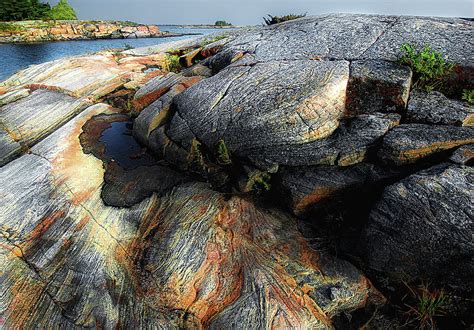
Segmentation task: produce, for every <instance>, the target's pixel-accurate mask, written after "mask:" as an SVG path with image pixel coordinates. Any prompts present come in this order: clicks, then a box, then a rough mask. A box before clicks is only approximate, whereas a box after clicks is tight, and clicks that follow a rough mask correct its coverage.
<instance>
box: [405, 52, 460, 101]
mask: <svg viewBox="0 0 474 330" xmlns="http://www.w3.org/2000/svg"><path fill="white" fill-rule="evenodd" d="M401 52H402V55H401V57H400V59H399V63H400V64H403V65H408V66H409V67H410V68H411V69H412V70H413V74H414V76H415V85H414V86H415V87H417V88H420V89H423V90H425V91H428V92H430V91H433V90H435V89H439V88H440V87H441V86H442V83H443V78H445V77H446V76H447V75H448V74H450V73H451V72H452V70H453V68H454V64H453V63H449V62H448V61H447V60H446V59H445V58H444V56H443V55H442V54H441V53H440V52H438V51H436V50H433V49H432V48H431V47H430V46H428V45H426V46H425V47H424V48H423V49H421V50H418V49H417V47H416V46H413V45H410V44H403V45H402V46H401Z"/></svg>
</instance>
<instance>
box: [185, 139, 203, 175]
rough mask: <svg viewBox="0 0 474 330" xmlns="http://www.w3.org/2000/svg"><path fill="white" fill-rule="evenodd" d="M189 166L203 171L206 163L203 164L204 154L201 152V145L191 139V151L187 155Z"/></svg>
mask: <svg viewBox="0 0 474 330" xmlns="http://www.w3.org/2000/svg"><path fill="white" fill-rule="evenodd" d="M188 163H189V165H193V164H195V165H197V166H198V167H199V168H201V169H205V167H206V163H205V162H204V154H203V152H202V144H201V142H199V141H198V140H196V139H193V141H192V143H191V150H190V151H189V154H188Z"/></svg>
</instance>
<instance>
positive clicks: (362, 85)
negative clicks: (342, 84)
mask: <svg viewBox="0 0 474 330" xmlns="http://www.w3.org/2000/svg"><path fill="white" fill-rule="evenodd" d="M411 78H412V72H411V70H410V68H408V67H406V66H401V65H399V64H395V63H391V62H386V61H373V60H372V61H370V60H369V61H353V62H352V63H351V77H350V79H349V84H348V86H347V105H346V108H347V109H346V110H347V113H348V114H351V115H352V114H361V113H373V112H401V111H404V110H405V108H406V105H407V101H408V95H409V94H410V87H411Z"/></svg>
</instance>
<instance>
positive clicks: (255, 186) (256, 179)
mask: <svg viewBox="0 0 474 330" xmlns="http://www.w3.org/2000/svg"><path fill="white" fill-rule="evenodd" d="M271 179H272V177H271V175H270V173H268V172H262V171H254V172H252V173H251V174H250V176H249V178H248V180H247V185H246V190H247V191H254V192H256V193H262V192H264V191H269V190H270V189H271V187H272V186H271V184H270V180H271Z"/></svg>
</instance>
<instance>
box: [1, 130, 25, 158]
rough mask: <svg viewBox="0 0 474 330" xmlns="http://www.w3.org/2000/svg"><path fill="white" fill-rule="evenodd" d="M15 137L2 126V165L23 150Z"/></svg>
mask: <svg viewBox="0 0 474 330" xmlns="http://www.w3.org/2000/svg"><path fill="white" fill-rule="evenodd" d="M13 137H14V136H13ZM13 137H12V135H11V133H9V132H7V131H5V129H4V128H3V127H1V126H0V166H3V165H5V164H7V163H8V162H10V161H11V160H13V159H14V158H15V157H16V156H17V155H19V154H20V153H21V151H22V146H21V144H20V143H19V142H18V141H15V139H14V138H13Z"/></svg>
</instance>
